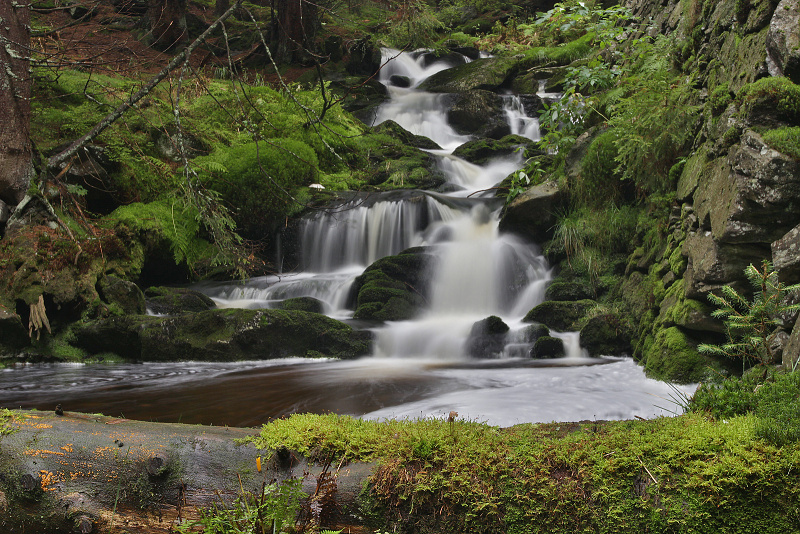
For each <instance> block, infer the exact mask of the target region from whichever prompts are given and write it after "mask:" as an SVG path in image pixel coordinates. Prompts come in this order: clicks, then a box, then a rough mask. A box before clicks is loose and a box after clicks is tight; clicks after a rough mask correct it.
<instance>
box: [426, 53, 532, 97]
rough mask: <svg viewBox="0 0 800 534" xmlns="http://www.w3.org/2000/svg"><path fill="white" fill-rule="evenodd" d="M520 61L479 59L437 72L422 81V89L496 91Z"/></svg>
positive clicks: (513, 72) (447, 91)
mask: <svg viewBox="0 0 800 534" xmlns="http://www.w3.org/2000/svg"><path fill="white" fill-rule="evenodd" d="M518 62H519V61H518V60H517V59H515V58H510V57H495V58H484V59H477V60H475V61H473V62H471V63H466V64H464V65H459V66H457V67H453V68H452V69H447V70H443V71H441V72H437V73H436V74H434V75H433V76H431V77H430V78H428V79H427V80H425V81H424V82H422V84H420V89H422V90H423V91H430V92H432V93H463V92H465V91H471V90H475V89H483V90H486V91H495V90H497V89H498V88H499V87H500V86H501V85H503V84H504V83H506V81H508V80H510V79H511V78H512V77H513V76H514V75H515V74H516V72H517V70H518V68H519V67H518Z"/></svg>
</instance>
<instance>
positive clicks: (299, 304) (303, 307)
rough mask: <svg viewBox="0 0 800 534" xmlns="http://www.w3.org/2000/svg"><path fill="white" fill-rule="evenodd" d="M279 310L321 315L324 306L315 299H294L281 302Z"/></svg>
mask: <svg viewBox="0 0 800 534" xmlns="http://www.w3.org/2000/svg"><path fill="white" fill-rule="evenodd" d="M279 309H281V310H300V311H306V312H312V313H323V312H324V311H325V304H323V303H322V301H321V300H319V299H315V298H314V297H295V298H291V299H286V300H284V301H282V302H281V303H280V306H279Z"/></svg>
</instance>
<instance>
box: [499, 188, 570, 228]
mask: <svg viewBox="0 0 800 534" xmlns="http://www.w3.org/2000/svg"><path fill="white" fill-rule="evenodd" d="M566 198H567V197H566V195H565V194H564V192H563V191H561V190H560V189H559V187H558V184H556V183H555V182H545V183H543V184H539V185H535V186H533V187H531V188H529V189H528V190H527V191H525V192H524V193H522V194H521V195H519V196H518V197H516V198H515V199H514V200H512V201H511V202H509V204H508V205H507V206H506V207H505V209H504V210H503V216H502V218H501V219H500V230H501V231H503V232H514V233H518V234H520V235H523V236H526V237H528V238H530V239H532V240H533V241H535V242H537V243H543V242H545V241H547V240H548V239H550V237H551V235H552V230H553V226H554V225H555V223H556V221H557V218H556V214H557V213H558V210H559V209H560V208H562V207H563V206H564V202H565V201H566Z"/></svg>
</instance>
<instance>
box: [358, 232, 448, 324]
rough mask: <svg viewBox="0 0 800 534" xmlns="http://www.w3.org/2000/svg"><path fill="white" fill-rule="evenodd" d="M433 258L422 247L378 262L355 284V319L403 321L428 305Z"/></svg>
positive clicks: (368, 268)
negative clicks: (429, 274)
mask: <svg viewBox="0 0 800 534" xmlns="http://www.w3.org/2000/svg"><path fill="white" fill-rule="evenodd" d="M432 260H433V256H431V255H430V254H428V253H426V251H425V249H424V248H422V247H417V248H411V249H408V250H404V251H403V252H401V253H400V254H398V255H396V256H387V257H385V258H381V259H380V260H378V261H376V262H375V263H373V264H372V265H370V266H369V267H367V269H366V270H365V271H364V273H363V274H362V275H361V276H359V277H358V278H356V279H355V281H354V282H353V290H352V291H353V292H354V294H355V295H357V297H356V306H355V312H354V314H353V318H354V319H368V320H377V321H402V320H407V319H411V318H413V317H415V316H416V315H417V314H418V313H419V311H420V310H421V309H423V308H424V307H425V306H426V305H427V300H426V295H427V293H428V286H429V283H430V279H429V276H428V273H429V268H430V265H431V261H432Z"/></svg>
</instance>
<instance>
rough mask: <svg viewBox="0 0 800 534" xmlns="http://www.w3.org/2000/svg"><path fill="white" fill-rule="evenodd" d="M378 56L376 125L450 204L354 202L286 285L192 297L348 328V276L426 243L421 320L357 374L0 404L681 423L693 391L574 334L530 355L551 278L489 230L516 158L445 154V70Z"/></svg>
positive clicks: (239, 287)
mask: <svg viewBox="0 0 800 534" xmlns="http://www.w3.org/2000/svg"><path fill="white" fill-rule="evenodd" d="M390 57H391V58H394V59H393V60H392V61H389V62H388V63H387V64H386V65H385V66H384V68H383V69H382V70H381V73H380V76H381V82H382V83H384V85H386V86H387V89H388V92H389V99H388V100H387V102H386V103H385V104H383V105H382V106H381V108H380V109H379V110H378V113H377V116H376V122H383V121H385V120H389V119H391V120H394V121H395V122H397V123H399V124H400V125H401V126H403V127H404V128H405V129H407V130H408V131H410V132H412V133H415V134H419V135H424V136H426V137H429V138H431V139H432V140H433V141H435V142H436V143H438V144H439V146H440V147H441V150H431V151H430V152H431V153H432V154H434V155H435V156H436V157H437V158H438V161H439V167H440V169H441V171H442V173H444V175H445V176H446V178H447V182H448V184H447V187H446V188H444V189H443V190H444V191H446V192H424V191H410V192H406V191H402V192H400V191H395V192H390V193H385V194H372V195H369V196H366V197H365V196H357V197H354V198H353V200H352V201H351V202H349V203H345V204H343V205H340V206H338V207H337V209H336V210H330V211H320V212H317V213H315V214H314V215H311V216H308V217H306V218H304V219H303V220H302V221H301V225H300V231H299V242H300V252H299V263H300V268H299V269H297V270H296V271H295V272H291V273H282V274H280V275H276V276H271V277H261V278H254V279H251V280H249V281H247V282H246V283H244V284H242V283H235V282H231V283H213V284H212V283H205V284H200V285H198V286H196V289H198V290H200V291H203V292H204V293H206V294H207V295H209V296H210V297H212V298H213V299H214V300H215V302H216V303H217V305H218V306H219V307H238V308H271V307H276V305H277V304H278V303H279V302H280V301H282V300H284V299H287V298H292V297H313V298H316V299H318V300H319V301H321V302H322V305H323V307H324V312H325V313H326V314H327V315H329V316H331V317H334V318H336V319H340V320H344V321H349V320H350V319H351V317H352V315H353V309H351V306H352V302H351V300H352V299H351V296H350V289H351V287H352V285H353V282H354V280H355V278H356V277H357V276H358V275H360V274H361V273H362V272H363V271H364V269H365V268H367V267H368V266H369V265H370V264H371V263H373V262H374V261H376V260H378V259H380V258H383V257H385V256H390V255H394V254H398V253H399V252H401V251H403V250H405V249H408V248H409V247H414V246H424V247H426V250H428V251H429V252H430V253H431V254H432V256H433V257H435V258H436V261H435V262H434V263H433V267H432V269H431V272H429V273H427V278H428V279H429V281H430V287H431V290H430V291H429V294H428V295H426V301H427V306H426V309H424V310H422V311H420V312H419V314H418V316H417V317H415V318H414V319H413V320H407V321H395V322H386V323H384V324H380V325H369V328H370V329H371V330H372V331H373V334H374V338H375V341H374V349H373V355H372V356H371V357H369V358H364V359H361V360H357V361H334V360H300V359H297V360H294V359H293V360H280V361H267V362H238V363H224V364H222V363H199V362H182V363H168V364H164V363H159V364H155V363H147V364H138V365H137V364H117V365H88V366H87V365H27V366H22V367H17V368H12V369H6V370H3V371H2V372H0V406H4V407H23V408H39V409H47V410H50V409H52V408H53V407H54V406H55V405H56V404H58V403H61V404H62V405H63V406H64V409H65V410H74V411H87V412H102V413H104V414H107V415H113V416H124V417H128V418H136V419H145V420H157V421H165V422H167V421H168V422H177V421H180V422H185V423H203V424H215V425H231V426H250V425H256V424H259V423H264V422H266V421H268V420H270V419H272V418H275V417H280V416H284V415H287V414H291V413H297V412H317V413H323V412H337V413H343V414H350V415H356V416H362V417H366V418H377V419H379V418H386V417H430V416H437V417H441V416H442V415H445V414H447V413H449V412H450V411H451V410H455V411H457V412H459V414H460V416H461V417H464V418H467V419H472V420H477V421H485V422H488V423H490V424H495V425H502V426H506V425H512V424H516V423H523V422H547V421H578V420H584V419H627V418H632V417H634V416H638V417H655V416H658V415H665V414H669V413H670V412H671V411H679V409H680V408H679V407H678V406H677V405H676V404H675V402H674V401H673V400H674V399H673V397H674V396H675V395H680V394H681V393H684V394H689V393H691V391H692V390H693V388H692V386H686V387H681V388H673V387H672V386H670V385H668V384H664V383H661V382H657V381H654V380H650V379H648V378H646V377H645V376H644V373H643V372H642V370H641V369H640V368H639V367H638V366H637V365H636V364H635V363H633V362H632V361H631V360H630V359H627V358H620V357H613V356H609V357H606V358H589V357H588V356H587V355H586V354H585V352H584V351H583V350H582V349H581V347H580V340H579V338H578V335H577V333H570V332H564V333H557V332H553V333H552V335H554V336H556V337H559V338H561V339H562V340H563V342H564V345H565V350H566V356H565V357H563V358H559V359H553V360H533V359H531V358H530V357H529V356H528V355H529V353H530V350H531V347H532V343H531V342H530V340H528V339H527V338H526V336H525V332H526V329H527V328H529V326H530V325H528V324H524V323H523V322H522V318H523V317H524V315H525V314H526V313H527V312H528V310H530V309H531V308H532V307H534V306H535V305H537V304H539V303H540V302H541V301H542V300H543V298H544V290H545V288H546V284H547V282H548V280H549V279H550V275H551V270H550V267H549V265H548V264H547V261H546V259H545V258H544V257H543V256H542V255H541V253H540V251H539V249H538V247H537V246H536V245H535V244H533V243H529V242H526V241H525V240H523V239H521V238H520V237H518V236H515V235H511V234H506V233H501V232H500V231H499V229H498V226H499V212H500V208H501V207H502V200H498V199H497V198H495V197H494V194H493V193H494V191H493V190H492V188H493V187H494V186H495V185H496V184H497V183H499V182H500V181H502V180H503V179H504V178H505V177H506V176H508V175H509V174H510V173H512V172H514V171H515V170H517V169H518V168H520V166H521V165H522V156H521V155H520V154H512V155H509V156H506V157H499V158H495V159H494V160H492V161H491V162H490V163H487V164H485V165H482V166H478V165H474V164H472V163H469V162H467V161H465V160H463V159H460V158H458V157H455V156H453V155H452V152H453V151H454V150H455V149H456V148H457V147H459V146H460V145H462V144H463V143H465V142H467V141H469V140H470V137H469V136H465V135H461V134H459V133H457V132H456V131H455V130H454V129H453V128H452V127H451V126H450V125H449V124H448V121H447V109H448V108H447V106H448V104H447V102H448V99H447V95H441V94H432V93H425V92H423V91H420V90H418V89H417V86H418V85H419V84H420V83H421V82H422V81H424V80H425V79H426V78H428V77H429V76H431V75H432V74H434V73H436V72H439V71H441V70H443V69H446V68H448V67H449V66H452V65H450V64H448V63H445V62H437V61H433V62H429V61H428V60H429V58H428V57H427V56H426V55H424V54H409V53H400V52H398V51H393V50H385V51H384V58H385V59H388V58H390ZM464 61H467V60H466V59H465V60H464ZM397 80H403V83H401V84H400V85H407V86H408V87H400V86H397V84H396V81H397ZM504 102H505V109H504V116H505V118H506V120H507V121H508V122H509V127H510V130H511V131H512V132H513V133H516V134H518V135H522V136H525V137H528V138H530V139H532V140H536V139H538V136H539V129H538V122H537V120H536V119H535V118H534V117H530V116H528V115H527V114H526V113H525V110H524V106H522V105H521V103H520V100H519V99H518V98H517V97H515V96H514V95H508V96H504ZM489 316H497V317H500V318H502V320H503V322H504V323H505V324H507V325H508V326H509V331H508V333H507V334H506V337H505V339H504V341H503V342H502V343H501V344H500V346H499V347H498V348H497V349H496V350H495V351H494V353H493V354H492V355H491V357H490V358H483V359H478V358H475V357H472V355H471V354H469V350H468V343H467V340H468V339H469V338H470V334H471V332H472V330H473V325H475V323H476V322H478V321H481V320H483V319H486V318H487V317H489ZM354 324H357V323H354Z"/></svg>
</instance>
